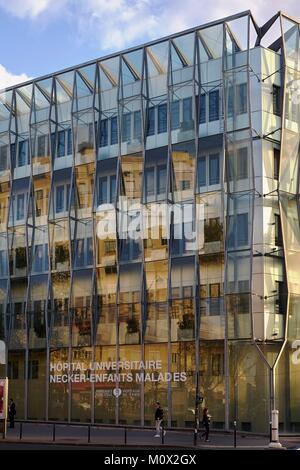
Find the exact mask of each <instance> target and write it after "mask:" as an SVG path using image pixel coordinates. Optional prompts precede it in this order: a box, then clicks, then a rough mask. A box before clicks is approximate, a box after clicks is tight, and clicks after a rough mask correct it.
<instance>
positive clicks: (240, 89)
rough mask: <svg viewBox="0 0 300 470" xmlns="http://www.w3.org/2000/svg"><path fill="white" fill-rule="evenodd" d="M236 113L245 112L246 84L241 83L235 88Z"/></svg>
mask: <svg viewBox="0 0 300 470" xmlns="http://www.w3.org/2000/svg"><path fill="white" fill-rule="evenodd" d="M237 99H238V102H237V113H238V114H243V113H246V112H247V83H241V84H240V85H238V86H237Z"/></svg>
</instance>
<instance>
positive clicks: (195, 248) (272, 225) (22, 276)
mask: <svg viewBox="0 0 300 470" xmlns="http://www.w3.org/2000/svg"><path fill="white" fill-rule="evenodd" d="M299 88H300V47H299V23H297V22H296V20H294V19H293V18H290V17H288V16H286V15H285V14H283V13H278V14H276V15H275V16H274V17H273V18H271V19H270V20H269V21H268V22H267V23H266V24H265V25H263V26H261V27H260V26H258V24H257V23H256V21H255V19H254V18H253V16H252V14H251V12H250V11H246V12H243V13H240V14H237V15H234V16H231V17H229V18H225V19H222V20H219V21H215V22H212V23H209V24H206V25H202V26H199V27H196V28H193V29H191V30H188V31H185V32H182V33H178V34H175V35H172V36H170V37H167V38H163V39H161V40H157V41H153V42H151V43H148V44H145V45H143V46H140V47H135V48H132V49H129V50H127V51H123V52H121V53H116V54H112V55H110V56H108V57H104V58H103V59H98V60H95V61H91V62H89V63H87V64H83V65H80V66H78V67H74V68H72V69H67V70H65V71H61V72H57V73H54V74H51V75H49V76H46V77H42V78H37V79H35V80H32V81H30V82H27V83H24V84H21V85H19V86H15V87H12V88H9V89H7V90H4V91H2V92H0V286H1V288H0V308H1V309H0V335H1V339H4V340H5V342H6V344H7V375H8V377H9V394H10V395H11V396H13V397H14V400H15V402H16V405H17V411H18V415H17V418H18V419H28V420H46V421H52V420H58V421H68V422H71V421H73V422H86V423H88V422H92V423H106V424H127V425H140V426H147V425H152V424H153V415H154V411H153V403H154V402H155V400H159V401H160V402H161V403H162V405H163V408H164V410H165V414H166V419H167V422H168V426H172V427H193V426H194V419H195V399H196V395H200V396H202V397H203V406H204V405H205V406H208V407H209V410H210V413H211V415H212V427H213V428H217V429H230V428H231V426H232V423H233V421H234V420H236V421H237V425H238V429H240V430H243V431H252V432H266V433H267V432H268V431H269V418H270V410H271V409H273V408H274V407H275V408H276V409H278V410H279V421H280V429H281V430H282V431H286V432H299V431H300V395H299V390H300V356H299V354H297V351H298V349H297V348H299V346H300V268H299V266H300V224H299V207H300V206H299V194H300V193H299V174H300V173H299V144H300V141H299V140H300V139H299V136H300V134H299V126H300V99H299ZM124 201H126V202H127V203H129V206H128V207H129V209H128V210H127V213H126V215H127V219H128V220H129V221H130V222H132V223H134V221H135V217H136V212H137V209H136V208H135V207H139V210H138V211H140V210H141V208H142V209H143V211H145V212H146V213H148V212H151V211H152V210H154V209H155V208H157V207H159V208H163V211H166V212H167V214H165V213H162V214H161V217H158V219H157V218H156V222H155V229H156V234H157V236H155V237H153V236H152V235H150V233H149V236H146V237H144V236H141V228H140V227H139V226H138V225H136V227H135V235H136V236H135V237H130V236H129V235H128V233H127V232H126V230H125V232H124V229H123V226H122V224H121V223H120V220H121V219H120V216H119V215H120V213H122V204H123V202H124ZM105 207H106V209H105V210H104V209H103V208H105ZM186 207H189V209H190V210H191V216H190V217H188V218H187V219H186V218H182V217H179V216H178V214H181V213H182V212H183V211H184V210H185V208H186ZM169 208H172V209H171V210H170V211H169ZM170 214H171V215H170ZM176 214H177V215H176ZM108 215H111V216H112V219H113V221H114V223H113V224H112V225H111V227H112V228H111V229H110V230H108V231H107V233H106V235H105V237H103V236H102V237H100V236H99V234H98V229H99V226H101V223H102V222H103V218H105V217H107V216H108ZM99 224H100V225H99ZM150 225H151V224H149V225H147V224H146V232H147V230H149V227H150ZM152 228H153V224H152ZM124 233H125V235H124ZM195 233H196V243H191V235H192V234H195ZM126 234H127V236H126ZM94 361H95V362H103V361H104V362H105V361H108V362H110V361H112V362H114V361H123V362H125V361H129V364H130V367H133V366H132V364H135V363H138V362H139V361H159V363H160V368H159V370H155V371H154V372H153V377H154V378H153V380H149V381H141V382H138V381H133V382H129V383H128V382H127V383H119V381H118V380H117V381H116V382H107V381H99V382H92V381H89V380H80V381H78V382H75V383H73V382H59V381H58V382H56V381H51V380H50V375H51V373H52V372H51V370H50V368H51V367H55V364H62V363H80V364H86V368H85V369H86V370H85V372H84V373H83V374H84V375H85V376H86V377H88V374H89V373H90V370H89V368H90V364H91V362H94ZM119 372H120V371H119ZM127 372H128V370H127ZM130 372H132V373H134V372H136V371H135V370H134V369H132V370H131V369H130ZM183 372H184V374H185V380H184V381H178V380H175V377H177V375H176V374H177V373H179V374H181V373H183ZM81 373H82V372H81ZM160 373H162V374H165V375H166V374H167V376H168V377H170V380H165V381H164V380H156V376H158V375H159V374H160ZM168 374H169V375H168ZM116 389H120V390H121V393H120V395H119V394H116V393H114V391H115V390H116Z"/></svg>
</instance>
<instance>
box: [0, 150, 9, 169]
mask: <svg viewBox="0 0 300 470" xmlns="http://www.w3.org/2000/svg"><path fill="white" fill-rule="evenodd" d="M7 157H8V145H1V147H0V171H3V170H6V169H7Z"/></svg>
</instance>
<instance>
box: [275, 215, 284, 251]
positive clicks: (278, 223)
mask: <svg viewBox="0 0 300 470" xmlns="http://www.w3.org/2000/svg"><path fill="white" fill-rule="evenodd" d="M274 219H275V245H276V246H283V240H282V230H281V220H280V215H279V214H275V215H274Z"/></svg>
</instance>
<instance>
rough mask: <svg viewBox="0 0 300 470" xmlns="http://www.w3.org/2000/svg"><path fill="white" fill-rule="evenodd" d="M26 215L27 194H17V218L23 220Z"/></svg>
mask: <svg viewBox="0 0 300 470" xmlns="http://www.w3.org/2000/svg"><path fill="white" fill-rule="evenodd" d="M24 216H25V194H18V195H17V220H23V219H24Z"/></svg>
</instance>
